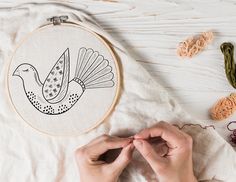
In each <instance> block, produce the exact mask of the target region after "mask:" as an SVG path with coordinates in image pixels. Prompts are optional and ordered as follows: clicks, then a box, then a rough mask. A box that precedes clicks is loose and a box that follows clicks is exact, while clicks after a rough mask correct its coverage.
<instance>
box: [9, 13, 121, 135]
mask: <svg viewBox="0 0 236 182" xmlns="http://www.w3.org/2000/svg"><path fill="white" fill-rule="evenodd" d="M61 17H62V16H61ZM64 17H65V16H64ZM48 20H49V21H51V22H52V23H49V24H46V25H43V26H40V27H39V28H37V29H35V30H33V31H32V32H30V33H29V34H28V35H26V36H25V37H24V38H23V39H22V40H21V41H20V43H19V44H17V46H16V48H15V49H14V52H13V54H12V57H11V60H10V63H9V65H8V70H7V89H8V96H9V99H10V102H11V105H12V106H13V108H14V110H15V112H16V113H17V114H18V115H19V116H20V117H21V118H22V119H23V120H24V121H25V122H26V123H27V124H28V125H29V126H30V127H32V128H34V129H35V130H37V131H39V132H40V133H44V134H47V135H50V136H78V135H81V134H84V133H87V132H89V131H91V130H92V129H94V128H95V127H97V126H98V125H100V124H101V123H102V122H103V121H104V120H105V119H106V118H107V117H108V116H109V115H110V114H111V112H112V110H113V109H114V107H115V105H116V103H117V100H118V97H119V94H120V84H121V76H120V67H119V63H118V60H117V57H116V56H115V53H114V52H113V49H112V48H111V47H110V45H109V42H107V40H105V39H104V38H103V37H102V36H100V35H99V34H97V33H96V32H94V31H93V30H91V29H89V28H88V27H87V26H85V25H84V24H83V23H82V22H74V21H73V22H72V21H66V20H67V19H66V20H65V19H60V17H53V18H50V19H48ZM54 26H61V27H63V26H65V27H67V26H69V27H75V28H80V29H83V30H84V31H87V32H89V33H90V34H91V35H93V36H94V38H95V39H97V41H100V42H101V43H102V44H103V46H104V48H106V49H107V51H108V52H109V54H110V55H111V57H112V60H113V63H114V67H115V74H116V83H115V85H116V89H115V94H114V97H113V99H112V102H111V104H110V106H109V108H108V109H107V110H106V112H104V114H103V116H102V117H100V119H98V121H96V122H94V123H93V125H92V126H90V127H88V128H87V129H84V130H83V131H80V132H73V133H71V134H68V133H66V134H64V133H61V134H55V133H53V132H48V131H44V130H42V129H40V128H38V127H35V126H34V125H32V123H30V122H29V121H27V120H26V119H25V118H24V117H23V116H22V114H21V113H20V112H19V111H18V109H17V108H16V106H15V104H14V101H13V99H12V97H11V91H10V88H9V87H10V86H9V85H10V84H9V78H10V75H11V73H10V69H11V65H12V62H13V59H14V55H15V54H16V51H17V50H18V48H19V47H21V46H22V45H23V44H24V43H25V41H26V40H27V39H28V38H29V37H31V36H33V35H34V34H35V33H37V32H38V31H40V30H44V29H48V28H53V27H54Z"/></svg>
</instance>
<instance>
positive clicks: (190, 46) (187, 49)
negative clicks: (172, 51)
mask: <svg viewBox="0 0 236 182" xmlns="http://www.w3.org/2000/svg"><path fill="white" fill-rule="evenodd" d="M212 40H213V32H211V31H209V32H203V33H202V34H200V35H198V36H194V37H189V38H188V39H186V40H185V41H183V42H180V43H179V45H178V47H177V54H178V56H180V57H182V58H184V57H187V58H191V57H193V56H194V55H196V54H198V53H199V52H200V51H202V50H203V49H204V48H205V47H206V46H207V45H208V44H209V43H211V42H212Z"/></svg>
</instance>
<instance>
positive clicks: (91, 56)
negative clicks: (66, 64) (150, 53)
mask: <svg viewBox="0 0 236 182" xmlns="http://www.w3.org/2000/svg"><path fill="white" fill-rule="evenodd" d="M113 78H114V74H113V72H112V67H111V66H110V65H109V61H108V60H106V59H104V57H103V56H102V55H100V54H99V53H98V52H97V51H94V50H93V49H86V48H84V47H83V48H80V50H79V53H78V57H77V65H76V70H75V78H74V80H75V81H77V82H78V83H79V84H80V85H81V86H82V87H83V89H94V88H107V87H113V86H114V81H113Z"/></svg>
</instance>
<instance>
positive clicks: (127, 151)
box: [112, 143, 134, 173]
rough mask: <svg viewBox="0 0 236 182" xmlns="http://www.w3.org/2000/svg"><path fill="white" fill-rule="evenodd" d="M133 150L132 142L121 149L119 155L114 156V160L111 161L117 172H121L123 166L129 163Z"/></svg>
mask: <svg viewBox="0 0 236 182" xmlns="http://www.w3.org/2000/svg"><path fill="white" fill-rule="evenodd" d="M133 151H134V145H133V143H130V144H129V145H127V146H126V147H124V148H123V149H122V150H121V153H120V155H119V156H118V157H117V158H116V160H115V161H114V162H113V163H112V167H113V169H115V170H116V171H117V172H119V173H121V172H122V171H123V170H124V168H125V167H126V166H127V165H128V164H129V163H130V161H131V159H132V154H133Z"/></svg>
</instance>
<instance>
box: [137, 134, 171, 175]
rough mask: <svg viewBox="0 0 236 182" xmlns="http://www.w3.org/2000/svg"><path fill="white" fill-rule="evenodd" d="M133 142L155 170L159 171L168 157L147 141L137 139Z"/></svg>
mask: <svg viewBox="0 0 236 182" xmlns="http://www.w3.org/2000/svg"><path fill="white" fill-rule="evenodd" d="M133 143H134V146H135V147H136V149H137V150H138V151H139V152H140V153H141V155H142V156H143V157H144V158H145V159H146V160H147V162H148V163H149V164H150V166H151V167H152V169H153V170H154V171H157V170H158V169H159V168H160V167H162V166H163V165H165V164H166V163H167V159H166V158H164V157H161V156H159V155H158V154H157V153H156V152H155V150H154V149H153V148H152V146H151V145H150V144H149V143H148V142H147V141H145V140H142V139H136V140H134V141H133Z"/></svg>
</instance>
